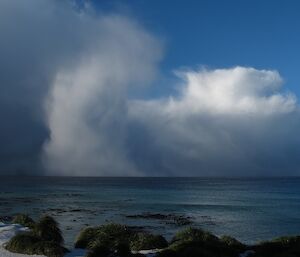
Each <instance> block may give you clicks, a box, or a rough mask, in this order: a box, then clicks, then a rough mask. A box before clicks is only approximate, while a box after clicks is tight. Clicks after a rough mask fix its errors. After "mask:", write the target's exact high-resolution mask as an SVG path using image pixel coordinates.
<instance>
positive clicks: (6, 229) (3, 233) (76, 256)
mask: <svg viewBox="0 0 300 257" xmlns="http://www.w3.org/2000/svg"><path fill="white" fill-rule="evenodd" d="M116 225H118V224H116ZM101 226H102V227H103V226H104V227H105V226H109V224H107V225H101ZM101 226H99V227H95V228H88V229H98V228H100V227H101ZM118 226H123V225H118ZM124 226H125V225H124ZM85 230H87V228H85V229H83V230H82V232H84V231H85ZM30 231H31V230H30V229H29V228H28V227H24V226H22V225H20V224H5V223H1V222H0V256H1V257H47V256H46V255H40V254H34V255H30V254H22V253H15V252H10V251H8V250H7V249H5V246H6V245H7V243H8V242H9V241H10V240H11V239H12V238H13V237H14V236H16V235H18V234H26V233H28V232H30ZM200 231H201V233H203V235H201V237H203V236H204V237H206V239H205V240H207V243H208V244H211V243H212V242H213V243H216V242H217V240H224V242H226V244H227V245H228V246H229V247H233V249H235V250H236V251H235V253H236V254H237V255H224V256H226V257H227V256H230V257H231V256H236V257H250V256H254V257H256V251H258V252H260V251H261V249H260V248H262V247H265V246H264V244H265V245H266V246H267V249H268V250H270V249H271V251H272V252H273V251H274V250H275V251H277V250H278V249H277V248H278V246H280V245H282V246H283V248H285V250H286V249H287V246H291V247H293V246H292V244H293V243H295V242H296V241H297V242H296V244H297V245H299V243H300V236H294V237H282V238H279V239H274V240H271V241H266V242H261V243H259V242H258V243H257V244H254V245H244V244H242V243H240V242H239V241H237V240H236V239H235V238H232V237H229V236H225V238H226V239H222V237H217V236H215V235H213V234H211V233H209V232H206V231H202V230H199V229H193V228H190V232H189V233H191V232H193V233H196V234H194V235H193V236H195V237H197V233H198V232H200ZM82 232H81V234H79V235H77V240H78V238H80V236H82ZM181 233H182V232H181ZM179 234H180V233H179ZM177 236H178V235H177ZM185 236H191V235H190V234H186V235H185ZM204 237H203V238H204ZM203 238H202V239H203ZM202 239H201V240H202ZM111 240H114V239H113V238H112V239H111ZM189 240H190V239H189ZM203 240H204V239H203ZM210 240H211V242H209V241H210ZM279 240H281V241H279ZM295 240H296V241H295ZM189 242H192V241H189ZM195 242H196V241H195ZM203 242H204V241H203ZM203 242H202V243H201V242H200V241H198V243H200V245H202V246H201V247H205V246H204V245H203ZM76 243H78V241H77V242H75V245H74V248H72V249H69V251H68V252H67V253H65V254H64V255H63V256H61V257H86V256H88V252H89V250H87V249H82V248H78V247H76ZM173 243H174V242H173ZM175 243H176V242H175ZM272 244H273V245H272ZM171 245H172V244H171V242H168V246H166V247H164V248H153V249H140V250H131V254H132V255H133V256H135V255H136V256H139V257H140V256H145V257H155V256H158V257H160V256H166V257H172V256H173V255H172V254H171V255H164V253H165V252H167V251H169V248H170V246H171ZM209 247H211V246H209ZM216 247H219V246H217V245H216ZM270 247H271V248H270ZM272 247H274V249H272ZM297 247H298V246H297ZM237 249H238V250H237ZM297 249H298V248H297ZM263 251H265V250H263ZM299 252H300V249H299ZM113 256H114V255H113ZM174 256H175V257H180V256H181V255H174ZM257 256H262V257H265V256H266V257H269V256H273V255H257ZM276 256H280V257H284V256H285V255H276ZM289 256H294V255H289ZM295 256H298V255H295ZM50 257H52V256H50ZM120 257H122V256H120ZM184 257H185V256H184Z"/></svg>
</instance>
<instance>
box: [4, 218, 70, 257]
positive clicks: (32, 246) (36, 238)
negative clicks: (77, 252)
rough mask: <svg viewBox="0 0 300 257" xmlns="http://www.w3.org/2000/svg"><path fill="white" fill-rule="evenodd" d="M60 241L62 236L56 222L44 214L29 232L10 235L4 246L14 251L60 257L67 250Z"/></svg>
mask: <svg viewBox="0 0 300 257" xmlns="http://www.w3.org/2000/svg"><path fill="white" fill-rule="evenodd" d="M28 220H29V219H28ZM62 243H63V237H62V234H61V231H60V229H59V227H58V224H57V222H56V221H55V220H54V219H53V218H51V217H49V216H45V217H42V218H41V219H40V220H39V221H38V222H37V223H34V225H32V230H31V231H30V232H25V233H22V234H18V235H16V236H14V237H12V238H11V239H10V240H9V242H8V243H7V244H6V246H5V248H6V249H7V250H8V251H11V252H15V253H22V254H30V255H33V254H39V255H45V256H48V257H62V256H63V255H64V254H65V253H66V252H67V249H66V248H64V247H63V246H62Z"/></svg>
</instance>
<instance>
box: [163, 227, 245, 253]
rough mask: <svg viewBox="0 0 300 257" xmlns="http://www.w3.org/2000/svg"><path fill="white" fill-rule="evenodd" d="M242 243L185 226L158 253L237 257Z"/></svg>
mask: <svg viewBox="0 0 300 257" xmlns="http://www.w3.org/2000/svg"><path fill="white" fill-rule="evenodd" d="M242 246H243V244H241V243H239V242H238V241H237V240H235V239H233V238H231V237H228V236H226V237H223V238H218V237H217V236H215V235H213V234H211V233H210V232H208V231H205V230H202V229H197V228H187V229H184V230H182V231H179V232H178V233H177V234H176V235H175V236H174V238H173V239H172V242H171V244H170V246H169V247H168V248H167V250H165V251H162V252H161V253H159V254H158V256H159V257H164V256H165V257H168V256H180V257H193V256H195V257H196V256H203V257H219V256H220V257H237V256H238V255H239V253H240V252H241V251H242V250H243V249H244V248H243V247H242Z"/></svg>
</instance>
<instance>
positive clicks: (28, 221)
mask: <svg viewBox="0 0 300 257" xmlns="http://www.w3.org/2000/svg"><path fill="white" fill-rule="evenodd" d="M12 223H14V224H20V225H22V226H24V227H29V228H33V226H34V224H35V223H34V220H33V219H32V218H30V217H29V216H28V215H27V214H18V215H16V216H15V217H14V218H13V220H12Z"/></svg>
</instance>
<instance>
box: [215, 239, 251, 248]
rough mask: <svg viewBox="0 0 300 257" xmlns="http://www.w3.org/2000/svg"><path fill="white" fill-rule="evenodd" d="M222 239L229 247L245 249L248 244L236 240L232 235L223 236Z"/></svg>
mask: <svg viewBox="0 0 300 257" xmlns="http://www.w3.org/2000/svg"><path fill="white" fill-rule="evenodd" d="M220 241H221V242H223V243H224V244H225V245H227V246H228V247H233V248H235V249H238V250H245V248H246V246H245V245H244V244H243V243H241V242H240V241H238V240H236V239H235V238H233V237H231V236H221V237H220Z"/></svg>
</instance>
